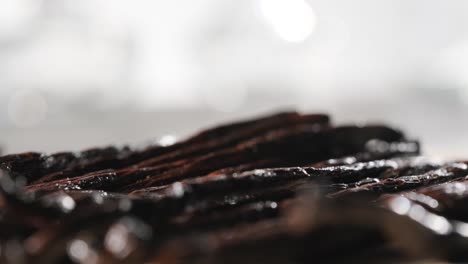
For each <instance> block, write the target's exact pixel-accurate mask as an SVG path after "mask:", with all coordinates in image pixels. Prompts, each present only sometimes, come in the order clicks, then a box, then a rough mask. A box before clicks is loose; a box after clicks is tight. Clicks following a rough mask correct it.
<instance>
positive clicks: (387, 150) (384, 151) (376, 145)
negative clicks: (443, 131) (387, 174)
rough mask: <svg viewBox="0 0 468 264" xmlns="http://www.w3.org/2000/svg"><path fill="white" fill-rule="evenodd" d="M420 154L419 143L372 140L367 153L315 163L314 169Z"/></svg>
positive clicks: (367, 144) (367, 145) (366, 150)
mask: <svg viewBox="0 0 468 264" xmlns="http://www.w3.org/2000/svg"><path fill="white" fill-rule="evenodd" d="M418 154H420V147H419V142H418V141H414V140H412V141H411V140H410V141H397V142H387V141H382V140H370V141H369V142H367V143H366V147H365V151H364V152H358V153H356V154H353V155H349V156H345V157H340V158H333V159H328V160H325V161H321V162H317V163H313V164H311V165H310V166H312V167H318V168H319V167H329V166H340V165H351V164H353V163H357V162H366V161H373V160H382V159H390V158H393V157H398V156H414V155H418Z"/></svg>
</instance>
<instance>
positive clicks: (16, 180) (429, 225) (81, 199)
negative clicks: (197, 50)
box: [0, 112, 468, 264]
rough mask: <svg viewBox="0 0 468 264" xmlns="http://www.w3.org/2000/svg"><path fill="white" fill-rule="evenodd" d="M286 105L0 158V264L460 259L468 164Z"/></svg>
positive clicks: (382, 131) (390, 133) (467, 240)
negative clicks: (157, 133) (178, 134)
mask: <svg viewBox="0 0 468 264" xmlns="http://www.w3.org/2000/svg"><path fill="white" fill-rule="evenodd" d="M419 154H420V148H419V144H418V142H417V141H414V140H409V139H407V138H406V137H405V135H404V134H403V133H402V132H400V131H398V130H395V129H392V128H389V127H387V126H383V125H366V126H355V125H348V126H335V125H333V124H332V123H330V121H329V117H328V116H327V115H323V114H300V113H296V112H284V113H278V114H274V115H271V116H266V117H262V118H257V119H253V120H248V121H242V122H236V123H232V124H227V125H223V126H218V127H215V128H211V129H207V130H204V131H202V132H200V133H198V134H195V135H194V136H192V137H190V138H188V139H185V140H182V141H179V142H176V143H175V144H173V145H170V146H161V145H151V146H147V147H145V148H142V149H141V148H140V149H133V148H130V147H120V148H117V147H106V148H94V149H89V150H86V151H82V152H77V153H76V152H73V153H72V152H62V153H56V154H52V155H46V154H42V153H34V152H30V153H22V154H16V155H7V156H3V157H0V168H1V171H0V174H1V176H0V263H160V264H164V263H267V262H268V263H311V262H320V263H337V262H340V263H341V262H345V261H346V262H356V263H375V262H381V263H386V262H387V263H392V262H396V261H398V262H405V261H423V262H427V261H446V262H452V261H453V262H463V261H468V250H466V249H468V206H466V205H465V204H466V202H468V178H467V179H465V177H466V176H467V175H468V166H467V164H468V162H466V161H450V162H447V161H441V160H434V159H429V158H425V157H422V156H419Z"/></svg>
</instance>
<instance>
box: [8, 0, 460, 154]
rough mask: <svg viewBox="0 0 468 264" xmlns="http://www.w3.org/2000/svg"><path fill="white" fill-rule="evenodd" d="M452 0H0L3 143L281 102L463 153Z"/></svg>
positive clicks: (141, 137)
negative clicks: (383, 126) (384, 125)
mask: <svg viewBox="0 0 468 264" xmlns="http://www.w3.org/2000/svg"><path fill="white" fill-rule="evenodd" d="M467 14H468V2H467V1H464V0H452V1H443V0H380V1H375V0H355V1H346V0H342V1H339V0H308V1H305V0H238V1H228V0H224V1H220V0H197V1H189V0H173V1H169V0H164V1H162V0H161V1H155V0H134V1H129V0H113V1H110V0H107V1H105V0H80V1H76V0H42V1H41V0H0V108H1V110H0V145H1V146H2V148H3V152H4V153H11V152H19V151H27V150H36V151H47V152H51V151H59V150H70V149H71V150H79V149H83V148H86V147H90V146H94V145H106V144H125V143H129V144H142V143H144V142H145V141H146V140H156V139H158V138H159V137H161V136H163V135H166V134H174V135H176V136H178V137H183V136H185V135H187V134H189V133H191V132H193V131H196V130H198V129H200V128H202V127H206V126H210V125H212V124H214V123H217V122H220V121H227V120H233V119H235V118H239V117H247V116H250V115H253V114H264V113H267V112H271V111H274V110H281V109H299V110H303V111H321V112H328V113H330V114H333V115H334V120H335V121H336V122H340V123H342V122H347V123H349V122H376V121H380V122H388V123H390V124H392V125H395V126H397V127H400V128H402V129H405V130H407V131H408V132H409V134H410V135H411V136H413V137H416V138H419V139H421V140H422V141H423V146H424V150H425V152H426V153H429V154H433V155H437V156H445V157H463V155H465V157H466V156H468V136H466V135H465V134H466V133H465V131H467V129H468V122H467V121H468V107H467V106H468V74H466V71H467V69H468V15H467Z"/></svg>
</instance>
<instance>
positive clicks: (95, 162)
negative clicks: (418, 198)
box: [33, 113, 329, 183]
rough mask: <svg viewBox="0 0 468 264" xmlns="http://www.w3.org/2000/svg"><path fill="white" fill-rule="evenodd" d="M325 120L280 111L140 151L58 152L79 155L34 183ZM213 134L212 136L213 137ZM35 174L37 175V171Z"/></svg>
mask: <svg viewBox="0 0 468 264" xmlns="http://www.w3.org/2000/svg"><path fill="white" fill-rule="evenodd" d="M328 120H329V118H328V116H326V115H321V114H316V115H299V114H297V113H280V114H277V115H272V116H269V117H265V118H260V119H258V120H255V121H249V122H246V123H245V124H242V125H237V124H233V125H227V126H225V127H224V128H221V129H218V128H214V129H209V130H206V131H204V132H201V134H198V135H197V136H195V137H192V138H188V139H186V140H184V141H180V142H177V143H175V144H174V145H171V146H167V147H161V146H149V147H148V148H146V149H143V150H131V149H129V148H128V147H124V148H123V150H125V151H116V153H114V155H111V153H102V152H103V151H104V150H103V149H94V150H89V151H85V152H83V153H78V154H71V153H61V154H60V155H69V156H72V157H73V156H78V157H79V158H76V159H75V160H72V161H74V162H71V163H70V164H69V168H66V169H65V168H64V169H63V170H60V169H58V168H55V170H52V171H51V170H45V171H44V172H43V171H40V172H41V173H43V174H44V173H45V174H48V175H44V176H43V177H40V178H39V179H37V180H36V181H34V183H42V182H46V181H50V180H56V179H63V178H71V177H76V176H78V175H80V174H85V173H88V172H91V171H97V170H103V169H118V168H122V167H125V166H129V165H133V164H135V163H138V162H140V164H138V165H137V166H138V167H148V166H155V165H158V164H161V162H158V161H163V160H164V161H166V162H167V161H171V160H172V161H175V160H180V159H182V158H188V157H190V155H197V154H198V155H200V154H203V153H208V152H210V151H213V150H215V149H218V148H221V147H224V146H227V145H229V144H233V143H236V142H238V141H239V140H243V139H248V138H249V137H254V136H255V135H256V134H258V133H263V132H266V131H268V130H272V129H277V128H280V127H287V126H295V125H300V124H318V125H328ZM231 126H232V127H233V128H237V129H239V130H232V131H227V130H226V129H227V128H228V127H231ZM210 135H211V136H210ZM215 135H216V137H214V136H215ZM202 139H205V141H202ZM111 149H112V148H111ZM88 152H89V153H91V154H93V153H94V154H99V153H101V155H100V158H96V159H91V158H90V157H88V156H90V155H89V153H88ZM84 154H87V155H84ZM104 154H106V155H104ZM94 156H96V155H94ZM97 156H99V155H97ZM43 159H49V164H51V162H52V164H53V161H55V157H54V155H51V156H44V157H43ZM143 160H146V161H143ZM55 163H57V162H55ZM62 163H63V162H62ZM62 163H61V164H62ZM75 163H76V164H75ZM44 166H45V165H44ZM35 173H36V174H39V172H35ZM33 178H37V177H33Z"/></svg>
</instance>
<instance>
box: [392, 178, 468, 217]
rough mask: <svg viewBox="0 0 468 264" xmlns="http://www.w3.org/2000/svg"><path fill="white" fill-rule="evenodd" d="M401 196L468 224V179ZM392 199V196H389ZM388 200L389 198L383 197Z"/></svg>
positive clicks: (423, 188) (425, 188) (429, 187)
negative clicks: (467, 204)
mask: <svg viewBox="0 0 468 264" xmlns="http://www.w3.org/2000/svg"><path fill="white" fill-rule="evenodd" d="M401 195H402V196H403V197H405V198H407V199H409V200H410V201H412V202H414V203H417V204H420V205H421V206H423V207H424V208H426V210H428V211H430V212H433V213H436V214H439V215H443V216H444V217H447V218H449V219H452V220H458V221H464V222H468V206H466V203H467V201H468V180H467V177H463V178H460V179H456V180H453V181H450V182H447V183H444V184H436V185H431V186H427V187H422V188H419V189H416V190H414V191H408V192H403V193H401ZM389 197H392V196H389ZM383 199H384V200H385V199H388V197H385V196H384V197H383Z"/></svg>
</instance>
